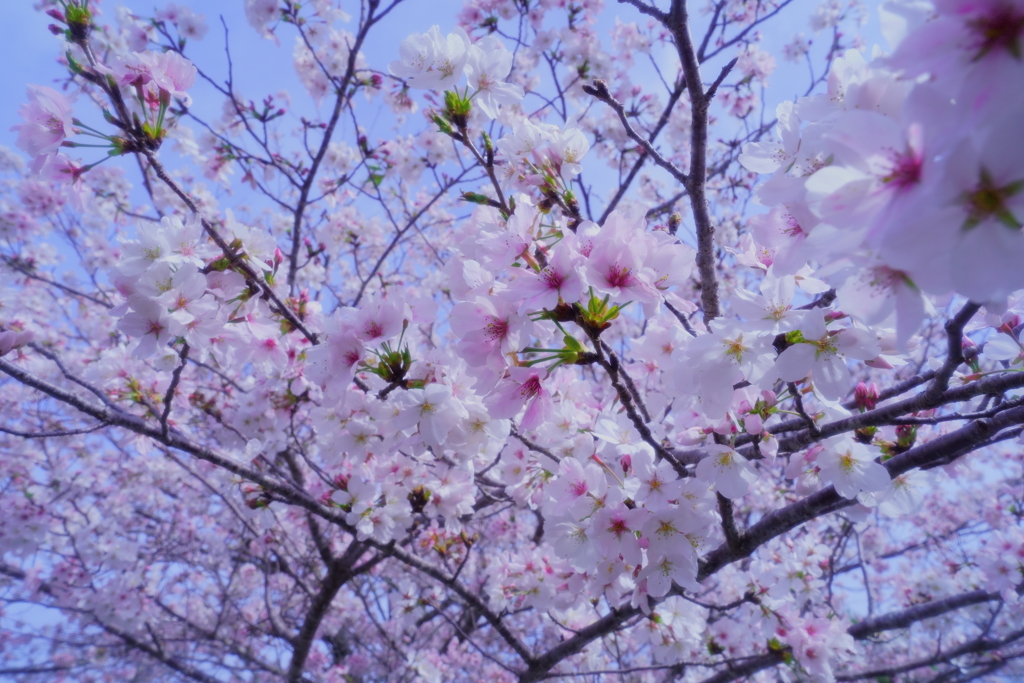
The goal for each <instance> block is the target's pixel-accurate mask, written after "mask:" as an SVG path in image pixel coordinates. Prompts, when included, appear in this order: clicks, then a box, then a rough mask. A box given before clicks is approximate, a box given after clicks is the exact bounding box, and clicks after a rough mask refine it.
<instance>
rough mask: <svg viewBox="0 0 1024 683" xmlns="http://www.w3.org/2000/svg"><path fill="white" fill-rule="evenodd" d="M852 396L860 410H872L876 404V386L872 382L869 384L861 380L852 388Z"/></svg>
mask: <svg viewBox="0 0 1024 683" xmlns="http://www.w3.org/2000/svg"><path fill="white" fill-rule="evenodd" d="M853 397H854V399H855V400H856V401H857V407H858V408H860V409H861V410H874V409H875V406H876V405H877V404H878V386H877V385H876V384H875V383H874V382H872V383H871V384H865V383H864V382H861V383H860V384H858V385H857V388H856V389H854V390H853Z"/></svg>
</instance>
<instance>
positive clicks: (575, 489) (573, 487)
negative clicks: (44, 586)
mask: <svg viewBox="0 0 1024 683" xmlns="http://www.w3.org/2000/svg"><path fill="white" fill-rule="evenodd" d="M569 490H570V491H571V492H572V495H574V496H576V497H577V498H579V497H580V496H582V495H584V494H585V493H586V492H587V482H585V481H582V480H581V481H574V482H573V483H571V484H569Z"/></svg>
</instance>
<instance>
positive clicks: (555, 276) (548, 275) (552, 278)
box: [541, 268, 565, 289]
mask: <svg viewBox="0 0 1024 683" xmlns="http://www.w3.org/2000/svg"><path fill="white" fill-rule="evenodd" d="M541 277H543V278H544V284H546V285H547V286H548V289H558V288H559V287H561V286H562V283H564V282H565V278H564V277H562V274H561V273H556V272H555V271H553V270H551V269H550V268H547V269H545V270H544V272H543V273H542V274H541Z"/></svg>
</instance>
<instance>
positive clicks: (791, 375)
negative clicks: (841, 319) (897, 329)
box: [774, 309, 881, 400]
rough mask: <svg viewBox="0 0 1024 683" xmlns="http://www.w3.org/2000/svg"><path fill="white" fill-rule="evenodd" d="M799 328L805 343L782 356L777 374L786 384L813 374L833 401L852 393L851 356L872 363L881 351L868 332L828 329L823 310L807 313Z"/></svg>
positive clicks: (814, 379)
mask: <svg viewBox="0 0 1024 683" xmlns="http://www.w3.org/2000/svg"><path fill="white" fill-rule="evenodd" d="M798 329H799V330H800V332H801V333H802V336H803V341H800V342H798V343H796V344H793V345H792V346H790V347H789V348H787V349H786V350H785V351H783V352H782V353H781V354H779V358H778V360H776V362H775V370H774V371H775V372H776V373H777V374H778V376H779V378H780V379H782V380H783V381H784V382H797V381H799V380H802V379H804V378H805V377H807V376H808V375H811V378H812V380H813V382H814V387H815V388H816V389H817V390H818V391H819V392H820V393H821V395H822V396H823V397H824V398H826V399H829V400H838V399H840V398H842V397H843V396H845V395H846V393H847V392H848V391H849V390H850V381H851V380H850V377H851V376H850V369H849V368H848V367H847V366H846V358H847V357H849V358H856V359H858V360H871V359H872V358H874V357H876V356H877V355H878V354H879V352H880V351H881V348H880V347H879V345H878V342H877V340H876V338H875V335H874V334H872V333H870V332H868V331H867V330H864V329H860V328H856V327H848V328H846V329H843V330H839V331H832V332H830V331H829V330H827V329H826V327H825V314H824V312H822V311H821V309H811V310H809V311H807V312H806V314H805V315H804V316H803V319H802V320H801V322H800V324H799V325H798Z"/></svg>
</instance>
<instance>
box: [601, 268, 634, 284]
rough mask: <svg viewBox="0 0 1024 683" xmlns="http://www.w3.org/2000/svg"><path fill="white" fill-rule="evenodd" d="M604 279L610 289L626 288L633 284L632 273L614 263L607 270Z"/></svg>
mask: <svg viewBox="0 0 1024 683" xmlns="http://www.w3.org/2000/svg"><path fill="white" fill-rule="evenodd" d="M605 279H606V280H607V281H608V284H609V285H610V286H612V287H628V286H629V285H631V284H633V271H632V270H631V269H629V268H623V267H621V266H620V265H619V264H617V263H616V264H615V265H613V266H612V267H611V268H610V269H609V270H608V275H607V276H606V277H605Z"/></svg>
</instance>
